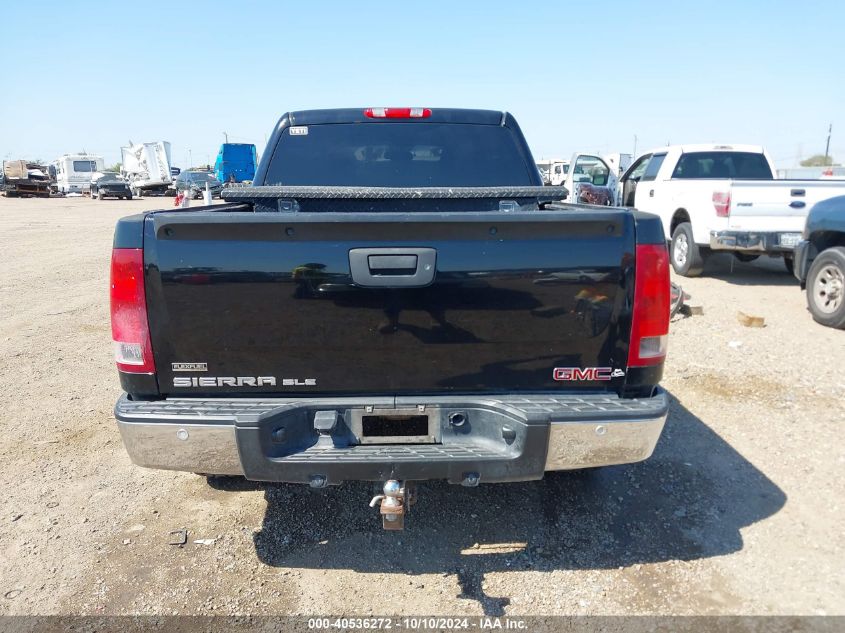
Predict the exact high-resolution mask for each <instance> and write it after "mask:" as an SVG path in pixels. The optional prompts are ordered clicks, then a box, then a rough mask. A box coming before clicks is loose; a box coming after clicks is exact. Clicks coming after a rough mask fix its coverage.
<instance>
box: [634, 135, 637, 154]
mask: <svg viewBox="0 0 845 633" xmlns="http://www.w3.org/2000/svg"><path fill="white" fill-rule="evenodd" d="M636 157H637V135H636V134H634V158H636Z"/></svg>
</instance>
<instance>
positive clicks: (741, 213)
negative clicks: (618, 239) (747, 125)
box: [615, 145, 845, 277]
mask: <svg viewBox="0 0 845 633" xmlns="http://www.w3.org/2000/svg"><path fill="white" fill-rule="evenodd" d="M774 174H775V168H774V165H773V164H772V161H771V159H770V158H769V156H768V154H766V152H765V151H764V150H763V148H762V147H759V146H752V145H670V146H666V147H661V148H658V149H655V150H653V151H651V152H648V153H646V154H643V155H642V156H640V157H639V158H637V160H636V161H635V162H634V163H633V164H632V165H631V167H630V168H629V169H628V170H627V171H626V172H625V173H624V174H623V175H622V177H621V178H620V179H619V183H618V185H617V190H616V196H615V197H616V202H617V204H620V205H622V206H630V207H636V208H637V209H639V210H641V211H648V212H650V213H654V214H656V215H658V216H660V219H661V220H662V221H663V230H664V231H665V233H666V235H667V236H670V239H671V243H670V255H671V257H670V259H671V262H672V267H673V268H674V269H675V272H676V273H678V274H679V275H683V276H685V277H694V276H696V275H700V274H701V272H702V270H703V268H704V261H705V260H706V259H707V256H708V255H709V254H710V253H711V252H713V251H730V252H733V253H734V255H735V256H736V257H737V259H739V260H740V261H752V260H754V259H756V258H757V257H759V256H760V255H764V254H765V255H771V256H775V257H783V259H784V262H785V264H786V269H787V270H788V271H790V272H791V271H792V267H793V250H794V248H795V245H796V244H797V243H798V241H799V240H800V239H801V232H802V231H803V230H804V221H805V220H806V217H807V212H808V211H809V210H810V208H811V207H812V206H813V205H814V204H815V203H816V202H820V201H821V200H826V199H828V198H832V197H834V196H840V195H844V194H845V182H838V181H835V180H776V179H775V178H774Z"/></svg>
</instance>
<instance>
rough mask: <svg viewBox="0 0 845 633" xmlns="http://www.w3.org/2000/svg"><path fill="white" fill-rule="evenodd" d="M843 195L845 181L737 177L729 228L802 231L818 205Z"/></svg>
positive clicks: (739, 229) (844, 192)
mask: <svg viewBox="0 0 845 633" xmlns="http://www.w3.org/2000/svg"><path fill="white" fill-rule="evenodd" d="M841 195H845V182H836V181H825V180H769V181H762V180H749V181H742V180H734V181H732V182H731V210H730V220H729V224H728V228H729V229H730V230H736V231H790V232H798V233H800V232H801V231H803V230H804V221H805V220H806V218H807V213H808V212H809V210H810V208H811V207H812V206H813V205H814V204H816V203H817V202H821V201H822V200H827V199H828V198H832V197H834V196H841Z"/></svg>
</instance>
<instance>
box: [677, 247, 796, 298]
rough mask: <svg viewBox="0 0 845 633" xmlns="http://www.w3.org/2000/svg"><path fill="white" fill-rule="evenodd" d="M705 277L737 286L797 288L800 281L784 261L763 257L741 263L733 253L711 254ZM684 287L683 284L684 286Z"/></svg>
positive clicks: (777, 258)
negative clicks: (788, 269) (787, 268)
mask: <svg viewBox="0 0 845 633" xmlns="http://www.w3.org/2000/svg"><path fill="white" fill-rule="evenodd" d="M704 276H705V277H713V278H714V279H721V280H722V281H726V282H728V283H731V284H734V285H737V286H795V287H796V289H797V288H798V280H797V279H796V278H795V277H794V276H793V275H792V273H790V272H788V271H787V270H786V266H785V265H784V262H783V259H782V258H780V257H768V256H766V255H762V256H761V257H759V258H758V259H756V260H754V261H753V262H741V261H739V260H738V259H737V258H736V257H734V256H733V254H731V253H711V255H710V256H709V257H708V258H707V263H706V264H705V265H704ZM682 285H683V284H682Z"/></svg>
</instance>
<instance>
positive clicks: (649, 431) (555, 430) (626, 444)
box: [545, 413, 666, 470]
mask: <svg viewBox="0 0 845 633" xmlns="http://www.w3.org/2000/svg"><path fill="white" fill-rule="evenodd" d="M665 422H666V414H665V413H664V414H663V415H661V416H659V417H656V418H647V419H644V420H636V421H631V422H620V421H608V422H581V423H578V422H552V423H551V425H550V428H549V450H548V452H547V453H546V468H545V470H574V469H576V468H594V467H596V466H614V465H616V464H633V463H634V462H641V461H643V460H645V459H648V458H649V457H651V454H652V453H653V452H654V448H655V446H657V440H658V439H660V433H661V432H662V431H663V425H664V424H665Z"/></svg>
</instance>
